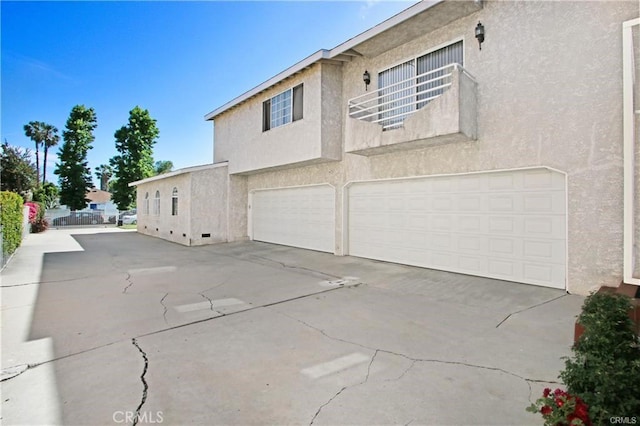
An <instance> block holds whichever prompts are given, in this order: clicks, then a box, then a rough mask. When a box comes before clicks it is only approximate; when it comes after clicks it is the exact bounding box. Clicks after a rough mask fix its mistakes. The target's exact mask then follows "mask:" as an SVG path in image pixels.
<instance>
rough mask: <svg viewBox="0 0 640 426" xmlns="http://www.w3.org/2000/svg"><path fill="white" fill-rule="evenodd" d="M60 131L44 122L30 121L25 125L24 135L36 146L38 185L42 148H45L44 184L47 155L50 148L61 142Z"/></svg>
mask: <svg viewBox="0 0 640 426" xmlns="http://www.w3.org/2000/svg"><path fill="white" fill-rule="evenodd" d="M57 133H58V129H57V128H56V127H55V126H53V125H51V124H47V123H44V122H42V121H30V122H29V124H25V125H24V134H25V135H26V136H27V137H28V138H30V139H31V140H32V141H33V142H35V144H36V176H37V181H36V182H38V184H39V183H40V146H44V164H43V167H42V184H43V185H44V182H45V180H46V175H47V173H46V171H47V153H48V151H49V148H51V147H52V146H55V145H57V144H58V142H59V141H60V136H58V134H57Z"/></svg>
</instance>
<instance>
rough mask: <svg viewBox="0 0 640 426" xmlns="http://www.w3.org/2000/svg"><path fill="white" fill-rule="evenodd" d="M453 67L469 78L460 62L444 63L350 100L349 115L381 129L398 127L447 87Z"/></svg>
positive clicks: (450, 82)
mask: <svg viewBox="0 0 640 426" xmlns="http://www.w3.org/2000/svg"><path fill="white" fill-rule="evenodd" d="M456 70H459V71H461V72H464V73H465V74H467V75H469V77H471V75H470V74H469V73H468V72H466V70H464V68H462V66H461V65H460V64H457V63H453V64H449V65H445V66H444V67H441V68H438V69H435V70H432V71H429V72H426V73H424V74H420V75H417V76H414V77H411V78H408V79H406V80H402V81H399V82H397V83H394V84H391V85H389V86H386V87H383V88H381V89H378V90H376V91H372V92H369V93H365V94H364V95H360V96H356V97H355V98H352V99H350V100H349V117H351V118H355V119H358V120H364V121H368V122H371V123H378V124H380V125H381V126H382V129H383V130H391V129H395V128H398V127H401V126H402V123H403V121H404V120H405V118H407V117H408V116H409V115H411V114H413V113H414V112H416V111H417V110H419V109H420V108H422V107H423V106H425V105H427V104H428V103H429V102H430V101H432V100H434V99H436V98H438V97H439V96H441V95H442V94H443V93H444V92H445V91H446V90H447V89H448V88H449V87H451V84H452V75H453V73H454V72H455V71H456ZM471 78H472V79H473V77H471Z"/></svg>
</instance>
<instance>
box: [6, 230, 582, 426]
mask: <svg viewBox="0 0 640 426" xmlns="http://www.w3.org/2000/svg"><path fill="white" fill-rule="evenodd" d="M1 286H2V288H1V289H0V290H1V291H0V296H1V302H0V305H1V308H2V373H3V382H2V384H1V387H0V389H1V391H2V414H1V415H0V416H1V417H2V423H3V424H90V425H93V424H133V423H137V424H145V423H146V424H153V423H155V424H158V423H164V424H185V423H189V424H203V425H204V424H232V425H245V424H278V425H279V424H412V425H415V424H429V425H431V424H434V425H460V424H504V425H507V424H509V425H515V424H540V422H541V418H540V417H539V416H535V415H532V414H530V413H526V412H525V407H526V406H527V405H528V404H529V402H530V401H531V400H535V398H537V397H538V395H539V394H540V393H541V391H542V389H543V388H544V387H545V386H560V385H559V384H558V383H557V382H558V379H557V376H558V373H559V371H560V370H561V369H562V367H563V362H562V360H561V357H562V356H566V355H569V347H570V345H571V341H572V335H573V322H574V320H575V316H576V315H577V314H578V312H579V310H580V306H581V305H582V302H583V298H582V297H578V296H572V295H567V294H565V293H564V292H562V291H558V290H553V289H545V288H540V287H534V286H527V285H521V284H515V283H509V282H503V281H497V280H490V279H483V278H477V277H469V276H464V275H458V274H451V273H445V272H439V271H432V270H426V269H421V268H412V267H407V266H403V265H395V264H388V263H383V262H376V261H370V260H365V259H357V258H352V257H336V256H332V255H329V254H325V253H318V252H313V251H307V250H300V249H295V248H291V247H283V246H277V245H271V244H264V243H254V242H242V243H232V244H221V245H214V246H205V247H183V246H179V245H176V244H172V243H168V242H166V241H162V240H159V239H155V238H150V237H146V236H142V235H139V234H136V233H133V232H127V231H121V230H118V229H114V228H108V229H100V228H94V229H73V230H49V231H47V232H45V233H43V234H35V235H30V236H29V237H28V238H27V239H26V240H25V242H24V243H23V245H22V247H21V248H20V249H19V250H18V252H17V253H16V254H15V256H14V257H13V259H12V260H11V261H10V262H9V264H8V265H7V267H6V268H5V269H4V270H3V271H2V283H1Z"/></svg>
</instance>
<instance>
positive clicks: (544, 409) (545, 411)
mask: <svg viewBox="0 0 640 426" xmlns="http://www.w3.org/2000/svg"><path fill="white" fill-rule="evenodd" d="M552 411H553V410H552V409H551V407H549V406H548V405H545V406H544V407H542V408H541V409H540V412H541V413H542V415H543V416H546V415H549V414H551V412H552Z"/></svg>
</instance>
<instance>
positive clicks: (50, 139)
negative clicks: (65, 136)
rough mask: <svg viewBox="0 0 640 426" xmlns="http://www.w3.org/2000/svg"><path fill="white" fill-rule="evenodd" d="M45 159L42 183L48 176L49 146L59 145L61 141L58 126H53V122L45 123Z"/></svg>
mask: <svg viewBox="0 0 640 426" xmlns="http://www.w3.org/2000/svg"><path fill="white" fill-rule="evenodd" d="M43 130H44V161H43V164H42V185H44V182H45V180H46V176H47V153H48V151H49V148H51V147H54V146H56V145H58V142H60V136H59V135H58V128H57V127H56V126H52V125H51V124H45V125H44V129H43Z"/></svg>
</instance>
